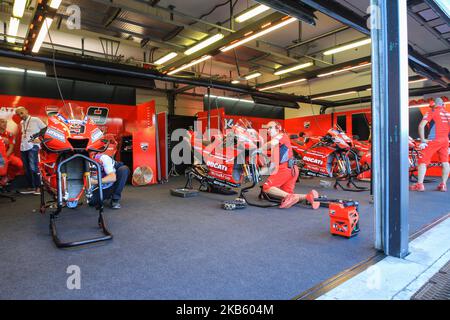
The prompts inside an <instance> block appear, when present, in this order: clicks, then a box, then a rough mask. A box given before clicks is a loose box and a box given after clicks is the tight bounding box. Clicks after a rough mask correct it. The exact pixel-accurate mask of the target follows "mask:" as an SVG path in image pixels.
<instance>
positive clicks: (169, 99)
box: [167, 90, 175, 116]
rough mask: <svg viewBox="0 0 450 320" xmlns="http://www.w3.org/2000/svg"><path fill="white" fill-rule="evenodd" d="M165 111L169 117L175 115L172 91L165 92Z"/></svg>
mask: <svg viewBox="0 0 450 320" xmlns="http://www.w3.org/2000/svg"><path fill="white" fill-rule="evenodd" d="M167 109H168V113H169V115H170V116H173V115H175V93H174V91H173V90H169V91H167Z"/></svg>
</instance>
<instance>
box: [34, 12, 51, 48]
mask: <svg viewBox="0 0 450 320" xmlns="http://www.w3.org/2000/svg"><path fill="white" fill-rule="evenodd" d="M52 23H53V18H45V20H44V23H42V26H41V30H39V34H38V36H37V37H36V41H35V42H34V45H33V49H32V50H31V51H32V52H34V53H38V52H39V50H40V49H41V46H42V44H43V43H44V40H45V37H46V36H47V33H48V30H49V29H50V26H51V25H52Z"/></svg>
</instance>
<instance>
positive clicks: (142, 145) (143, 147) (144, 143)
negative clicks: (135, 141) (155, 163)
mask: <svg viewBox="0 0 450 320" xmlns="http://www.w3.org/2000/svg"><path fill="white" fill-rule="evenodd" d="M141 149H142V151H144V152H145V151H147V150H148V143H147V142H141Z"/></svg>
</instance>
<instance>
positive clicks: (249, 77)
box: [244, 72, 262, 80]
mask: <svg viewBox="0 0 450 320" xmlns="http://www.w3.org/2000/svg"><path fill="white" fill-rule="evenodd" d="M260 76H262V73H261V72H254V73H250V74H248V75H246V76H244V78H245V80H251V79H254V78H258V77H260Z"/></svg>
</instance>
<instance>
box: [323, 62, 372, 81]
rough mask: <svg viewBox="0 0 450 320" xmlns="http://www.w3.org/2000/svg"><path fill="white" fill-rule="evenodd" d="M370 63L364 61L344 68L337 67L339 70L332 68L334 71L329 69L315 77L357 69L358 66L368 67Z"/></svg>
mask: <svg viewBox="0 0 450 320" xmlns="http://www.w3.org/2000/svg"><path fill="white" fill-rule="evenodd" d="M371 64H372V63H371V62H364V63H362V64H359V65H357V66H352V67H345V68H342V69H339V70H334V71H331V72H327V73H322V74H318V75H317V77H318V78H322V77H326V76H331V75H333V74H338V73H342V72H346V71H350V70H355V69H359V68H364V67H368V66H370V65H371Z"/></svg>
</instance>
